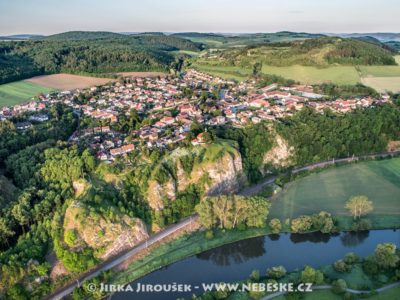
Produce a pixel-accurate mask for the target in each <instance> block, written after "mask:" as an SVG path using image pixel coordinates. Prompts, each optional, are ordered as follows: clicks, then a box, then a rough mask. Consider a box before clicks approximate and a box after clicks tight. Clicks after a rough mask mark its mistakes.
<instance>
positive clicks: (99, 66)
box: [0, 32, 202, 84]
mask: <svg viewBox="0 0 400 300" xmlns="http://www.w3.org/2000/svg"><path fill="white" fill-rule="evenodd" d="M201 48H202V45H201V44H196V43H193V42H191V41H189V40H185V39H181V38H178V37H173V36H164V35H122V34H117V33H110V32H95V33H91V32H68V33H62V34H58V35H54V36H49V37H46V38H43V39H38V40H27V41H9V42H0V84H2V83H7V82H11V81H15V80H19V79H24V78H28V77H31V76H34V75H40V74H52V73H59V72H66V73H86V72H87V73H108V72H120V71H167V70H169V69H170V68H179V66H180V63H179V59H180V55H179V54H175V52H173V51H177V50H191V51H198V50H199V49H201Z"/></svg>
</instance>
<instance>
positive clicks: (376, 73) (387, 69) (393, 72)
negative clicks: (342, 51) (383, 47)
mask: <svg viewBox="0 0 400 300" xmlns="http://www.w3.org/2000/svg"><path fill="white" fill-rule="evenodd" d="M358 68H359V70H360V72H361V76H362V77H369V76H371V77H399V76H400V66H360V67H358Z"/></svg>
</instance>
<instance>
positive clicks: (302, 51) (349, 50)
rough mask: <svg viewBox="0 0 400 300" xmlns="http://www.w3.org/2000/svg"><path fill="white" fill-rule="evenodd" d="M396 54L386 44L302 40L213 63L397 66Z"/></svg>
mask: <svg viewBox="0 0 400 300" xmlns="http://www.w3.org/2000/svg"><path fill="white" fill-rule="evenodd" d="M394 54H395V52H394V51H391V50H390V49H389V48H388V47H387V46H386V45H383V44H375V43H371V42H366V41H362V40H354V39H342V38H334V37H322V38H315V39H307V40H302V41H293V42H281V43H269V44H264V45H259V46H249V47H245V48H239V49H229V50H225V51H220V52H219V53H217V54H215V53H214V52H213V53H211V54H210V55H209V56H208V59H209V60H210V61H211V63H212V62H213V61H216V62H218V64H222V65H227V66H228V65H234V66H252V65H254V64H255V63H256V62H262V63H264V64H266V65H272V66H291V65H304V66H321V67H324V66H329V65H334V64H340V65H395V64H396V61H395V59H394V58H393V55H394Z"/></svg>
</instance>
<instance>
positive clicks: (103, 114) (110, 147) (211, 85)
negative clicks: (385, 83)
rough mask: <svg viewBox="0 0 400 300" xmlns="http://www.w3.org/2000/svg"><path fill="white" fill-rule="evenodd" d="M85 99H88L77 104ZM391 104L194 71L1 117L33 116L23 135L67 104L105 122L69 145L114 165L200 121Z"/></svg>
mask: <svg viewBox="0 0 400 300" xmlns="http://www.w3.org/2000/svg"><path fill="white" fill-rule="evenodd" d="M83 94H85V95H90V98H89V99H86V100H87V101H81V100H79V99H81V98H82V95H83ZM83 102H84V103H83ZM387 102H390V97H389V96H388V95H381V97H380V99H374V98H371V97H366V98H350V99H335V100H326V97H325V96H324V95H320V94H317V93H315V92H314V90H313V87H312V86H309V85H299V84H295V85H291V86H279V85H278V84H271V85H268V86H265V87H262V88H259V87H258V86H257V82H256V80H248V81H244V82H240V83H236V82H234V81H230V80H224V79H222V78H219V77H215V76H211V75H208V74H205V73H202V72H199V71H196V70H193V69H190V70H188V71H187V72H186V73H185V74H184V75H183V76H182V77H169V76H167V77H156V78H130V79H129V78H127V79H125V83H121V82H114V83H111V84H108V85H104V86H98V87H92V88H90V89H87V90H74V91H62V92H58V93H53V94H48V95H41V96H39V101H33V102H29V103H26V104H20V105H15V106H13V107H4V108H2V109H1V110H0V120H6V119H10V118H12V117H15V116H17V115H20V114H21V113H28V114H29V117H28V118H27V119H26V120H25V121H23V122H17V123H16V124H15V125H16V128H17V129H18V130H27V129H29V128H30V127H32V126H33V124H32V123H37V122H39V123H41V122H46V121H48V120H49V117H48V115H46V114H45V113H44V112H45V111H46V109H48V108H49V107H50V106H52V105H54V104H55V103H63V104H65V105H67V106H69V107H71V108H72V109H73V110H74V113H76V114H77V115H79V116H80V117H81V118H82V117H89V118H92V119H94V120H98V121H99V124H100V125H99V126H96V127H92V128H80V129H79V130H78V131H76V132H74V134H73V135H72V136H71V137H70V139H69V140H70V142H75V143H77V142H82V141H85V142H86V143H87V145H88V146H89V147H91V148H92V149H93V150H95V151H96V153H97V157H98V158H99V159H100V160H103V161H112V160H114V159H115V158H116V157H117V156H120V155H124V154H126V153H129V152H131V151H133V150H134V149H135V147H136V146H137V145H138V144H144V145H146V146H147V147H148V148H153V147H157V148H165V147H167V146H168V145H173V144H177V143H179V142H182V141H183V140H185V139H186V138H187V134H188V133H189V132H190V130H191V126H192V124H193V123H194V122H196V123H198V124H203V125H207V126H222V125H224V126H232V127H243V126H246V125H247V124H250V123H259V122H262V121H264V120H270V121H279V120H280V119H282V118H285V117H289V116H292V115H293V114H294V113H295V112H296V111H300V110H301V109H303V108H304V107H311V108H313V109H314V110H315V111H316V112H320V113H324V111H325V110H326V109H329V110H331V111H333V112H335V113H339V114H341V113H347V112H351V111H352V110H354V109H356V108H358V107H371V106H374V105H380V104H383V103H387ZM132 110H135V111H137V112H138V114H140V115H142V116H146V118H147V119H148V120H149V122H147V124H146V125H143V126H142V127H140V128H137V129H136V130H134V131H132V132H131V133H130V134H128V135H127V134H122V133H121V132H118V131H116V130H113V129H112V128H113V124H115V123H116V122H118V118H119V117H120V116H121V114H126V115H129V114H130V112H131V111H132ZM191 143H192V144H193V145H198V144H202V143H204V138H203V136H202V135H201V134H200V135H199V136H197V137H195V138H194V139H192V140H191Z"/></svg>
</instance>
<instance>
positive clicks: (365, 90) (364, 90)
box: [314, 83, 379, 98]
mask: <svg viewBox="0 0 400 300" xmlns="http://www.w3.org/2000/svg"><path fill="white" fill-rule="evenodd" d="M314 91H315V92H316V93H319V94H323V95H326V96H329V97H342V98H351V97H367V96H371V97H376V98H378V97H379V94H378V93H377V91H375V90H374V89H373V88H371V87H369V86H365V85H363V84H361V83H357V84H356V85H337V84H334V83H322V84H319V85H315V86H314Z"/></svg>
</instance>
